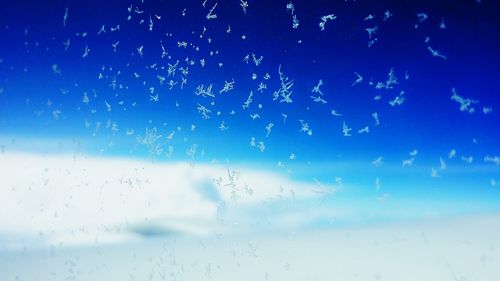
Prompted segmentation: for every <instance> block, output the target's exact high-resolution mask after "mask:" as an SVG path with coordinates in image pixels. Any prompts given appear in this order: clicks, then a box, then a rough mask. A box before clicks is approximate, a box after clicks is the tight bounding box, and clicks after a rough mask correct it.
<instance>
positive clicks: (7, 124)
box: [0, 0, 500, 177]
mask: <svg viewBox="0 0 500 281" xmlns="http://www.w3.org/2000/svg"><path fill="white" fill-rule="evenodd" d="M202 2H203V1H145V3H141V1H131V2H123V1H105V3H101V1H85V2H78V1H51V2H50V3H45V2H41V1H15V2H11V3H9V2H6V1H4V2H2V3H1V4H0V11H1V16H0V27H1V28H0V36H1V38H2V43H1V44H0V58H1V59H2V63H0V73H1V74H0V88H1V89H2V93H1V94H0V134H1V135H2V136H3V138H4V140H3V142H4V143H5V144H4V145H5V147H6V148H7V149H9V145H10V146H12V148H13V149H15V145H12V144H10V142H9V140H11V139H13V138H14V139H16V138H19V139H37V138H39V139H51V138H54V139H66V140H71V139H77V140H79V141H80V142H81V143H82V145H83V147H85V151H86V152H87V153H91V154H97V153H102V154H104V155H124V156H127V155H129V156H133V157H148V156H149V155H148V153H147V148H146V147H145V146H144V145H141V144H138V142H137V137H138V136H144V134H145V133H146V129H147V128H149V129H153V128H156V129H157V132H158V134H161V135H162V138H160V139H159V140H158V144H160V145H161V147H162V148H163V149H164V153H162V154H160V155H157V156H155V158H157V159H159V160H164V159H167V157H166V156H165V151H166V150H167V148H168V146H169V145H172V147H174V149H175V150H174V151H175V152H174V154H173V157H174V159H180V160H182V159H186V158H189V157H187V156H186V153H185V152H186V150H187V149H189V148H190V147H192V146H193V144H196V146H197V149H198V151H197V153H198V156H197V157H199V158H198V159H199V160H200V161H211V160H212V159H217V160H220V161H225V160H224V159H230V160H232V161H240V162H248V163H260V162H265V163H270V164H273V165H274V164H275V163H276V162H278V161H283V162H287V163H289V164H290V165H291V164H292V161H290V160H289V155H290V154H291V153H294V154H296V155H297V160H296V161H298V162H300V163H330V162H339V161H340V162H346V163H351V162H356V163H358V162H362V163H368V164H369V163H371V161H373V160H374V159H376V158H377V157H380V156H382V157H383V159H384V163H387V164H390V165H394V166H401V161H402V160H405V159H408V158H409V157H410V156H409V154H408V153H409V152H410V151H412V150H413V149H416V150H418V155H417V156H416V160H415V165H418V164H421V165H423V167H425V171H426V172H425V173H426V174H428V168H429V167H430V166H433V167H439V158H440V157H442V158H443V159H445V158H446V159H447V154H448V152H449V151H450V150H451V149H456V151H457V157H456V158H454V159H450V161H454V162H455V163H456V165H458V166H469V165H470V164H467V163H465V162H464V161H462V160H460V158H461V157H462V156H463V157H469V156H473V158H474V161H473V163H472V164H471V165H480V166H482V165H487V166H491V165H494V164H492V163H484V161H483V158H484V157H485V156H486V155H490V156H495V155H499V154H500V149H499V143H500V130H499V126H498V123H499V120H500V118H499V115H498V108H499V106H500V99H499V98H498V88H499V86H500V82H499V81H500V79H498V73H500V69H499V68H500V63H499V62H500V52H499V51H500V40H499V38H500V34H499V33H500V32H499V30H500V29H499V27H500V25H499V20H498V19H496V15H495V11H497V10H498V5H499V3H498V2H497V1H482V2H481V3H477V2H476V1H439V3H436V1H377V3H376V4H374V3H373V1H292V3H293V4H294V6H295V10H294V14H295V15H296V16H297V19H298V20H299V27H298V28H297V29H294V28H292V14H291V10H287V9H286V4H287V3H288V2H286V1H248V5H249V7H248V9H247V14H246V15H245V14H244V13H243V12H242V9H241V7H240V6H239V3H238V1H224V2H223V1H219V3H218V5H217V7H216V8H215V10H214V13H215V14H217V18H216V19H212V20H207V19H206V15H207V13H208V11H209V10H210V8H211V7H213V5H214V4H215V3H216V1H212V0H208V1H206V6H205V7H203V6H202ZM66 7H67V8H68V18H67V21H66V26H64V27H63V15H64V12H65V8H66ZM128 7H132V8H131V12H128V11H127V8H128ZM184 9H186V10H185V16H182V11H183V10H184ZM135 10H138V11H142V12H141V13H137V12H135ZM386 11H389V12H390V14H391V16H390V17H389V18H388V19H387V20H384V12H386ZM332 13H333V14H335V16H336V17H337V18H336V19H335V20H333V21H328V22H327V23H326V24H325V30H324V31H321V30H320V27H319V22H320V21H321V17H322V16H325V15H328V14H332ZM419 13H425V14H426V15H427V16H428V18H426V19H425V20H423V21H422V22H420V21H419V16H417V14H419ZM128 15H130V16H131V19H130V20H127V16H128ZM369 15H373V16H374V18H373V19H371V20H365V18H366V17H368V16H369ZM150 16H151V18H152V20H153V23H154V25H153V28H152V31H149V30H148V24H149V18H150ZM156 16H160V17H161V19H158V18H156ZM141 20H144V22H143V23H141ZM442 21H444V23H445V25H446V28H445V29H443V28H440V23H441V22H442ZM102 25H104V28H105V30H106V32H105V33H102V34H100V35H98V34H97V33H98V31H99V30H100V28H101V26H102ZM117 25H120V29H119V30H118V31H115V32H112V31H111V30H110V29H111V28H116V26H117ZM228 25H229V26H230V27H231V33H227V32H226V30H227V29H228ZM416 25H418V27H416ZM375 26H377V31H376V33H375V34H374V35H373V36H372V38H371V39H375V38H376V41H375V42H374V43H373V45H372V46H371V47H368V42H369V41H370V39H369V36H368V32H367V31H366V28H373V27H375ZM203 27H205V28H206V31H205V33H203ZM85 32H87V35H86V36H85V37H83V36H81V34H82V33H85ZM202 33H203V36H201V37H200V35H201V34H202ZM242 36H245V39H244V40H243V39H242ZM426 37H428V42H425V41H426ZM208 38H210V39H211V42H210V43H209V42H208ZM68 39H69V40H70V46H69V47H68V49H67V50H65V47H64V45H63V43H64V42H66V40H68ZM118 41H119V44H118V45H117V51H116V52H114V51H113V47H112V44H114V43H116V42H118ZM178 42H186V43H187V44H188V46H187V48H183V47H178ZM161 44H163V46H164V47H165V49H166V50H167V51H168V55H169V56H170V58H169V57H164V58H162V57H161V55H162V49H161ZM85 46H88V48H89V49H90V53H89V55H88V56H87V57H85V58H83V57H82V54H83V53H84V49H85ZM140 46H143V57H140V56H139V54H138V51H137V48H139V47H140ZM195 47H199V48H198V50H196V49H195ZM428 47H431V48H432V49H433V50H437V51H439V52H440V53H441V54H443V55H445V56H446V60H444V59H442V58H439V57H436V56H432V54H431V52H430V51H429V49H428ZM211 52H213V53H212V55H210V53H211ZM252 53H254V54H255V55H256V56H257V57H260V56H263V57H264V59H263V61H262V64H261V65H259V66H256V65H255V64H253V63H252V61H251V60H250V62H249V63H248V64H246V63H245V62H244V61H243V59H244V57H245V55H247V54H250V55H251V54H252ZM200 59H205V60H206V66H204V67H201V65H200ZM177 60H179V65H178V67H177V70H176V74H175V76H173V77H167V69H166V68H167V66H168V64H169V63H170V64H175V62H176V61H177ZM186 60H187V61H186ZM190 60H192V62H193V64H192V65H190V64H189V61H190ZM219 63H222V64H223V65H222V67H219V65H218V64H219ZM53 65H57V69H60V70H61V74H57V73H55V72H54V71H53V70H52V67H53ZM279 65H281V66H282V70H283V73H284V74H285V75H286V76H288V77H289V78H290V79H293V80H294V85H293V94H292V99H293V103H290V104H288V103H280V102H279V100H276V101H273V99H272V94H273V92H274V91H275V90H277V89H278V88H279V87H280V84H279V77H278V67H279ZM180 67H188V68H189V74H188V75H187V79H188V80H187V85H186V86H184V89H183V90H180V84H181V77H182V75H181V73H180V70H179V68H180ZM391 69H393V70H394V74H395V75H396V77H397V80H398V83H397V84H395V85H394V86H393V89H376V88H375V85H376V84H377V82H382V84H384V85H385V84H386V81H387V79H388V73H389V72H390V70H391ZM355 72H356V73H359V74H360V75H362V76H363V81H362V82H361V83H359V84H356V85H354V86H352V83H353V82H354V81H355V80H356V75H355V74H354V73H355ZM253 73H256V74H257V78H256V79H255V80H252V78H251V76H252V74H253ZM266 73H269V74H270V77H271V78H270V79H269V80H266V79H264V75H265V74H266ZM99 74H101V75H102V79H98V78H99ZM405 74H408V76H409V79H405ZM157 75H160V76H164V77H166V80H165V82H164V84H163V85H160V83H159V80H158V78H157ZM136 76H138V77H136ZM113 77H116V81H117V87H116V89H112V87H111V86H110V84H111V83H112V80H113ZM170 79H172V80H174V81H175V82H177V83H178V84H177V85H175V86H174V90H169V89H168V86H167V85H166V83H167V82H168V81H169V80H170ZM233 79H234V81H235V88H234V90H232V91H229V92H227V93H222V94H219V93H218V92H219V91H220V90H221V89H222V87H223V86H224V81H232V80H233ZM319 79H322V81H323V83H324V84H323V86H322V87H321V90H322V92H323V93H324V96H323V97H322V98H324V99H325V100H326V101H327V102H328V103H326V104H321V103H315V102H314V101H313V100H312V99H311V95H315V93H312V92H311V90H312V89H313V87H314V86H316V84H317V83H318V81H319ZM261 82H262V83H265V84H266V85H267V89H266V90H264V91H263V92H262V93H260V92H258V91H257V88H258V85H259V83H261ZM200 84H204V85H205V86H208V85H210V84H213V90H214V93H215V95H216V98H215V99H212V98H203V97H200V96H196V95H195V94H194V92H195V89H196V87H197V86H198V85H200ZM120 85H121V86H122V87H121V88H120ZM150 87H154V88H155V93H158V94H159V101H158V102H152V101H151V100H150ZM452 88H455V89H456V92H457V94H458V95H460V96H461V97H463V98H470V99H473V100H478V101H479V103H477V104H473V105H472V106H473V107H474V108H475V112H474V113H467V112H463V111H460V109H459V108H460V105H459V103H457V102H456V101H453V100H451V95H452V90H451V89H452ZM61 89H63V90H61ZM63 91H64V92H66V91H67V93H66V94H64V93H63ZM250 91H253V92H254V97H253V103H252V104H251V105H250V107H249V108H248V109H243V108H242V104H243V102H244V101H245V100H246V99H247V97H248V95H249V93H250ZM401 91H404V94H402V97H404V99H405V100H404V102H403V103H402V104H401V105H396V106H391V105H390V104H389V101H392V100H394V99H395V98H396V97H398V95H401ZM85 93H86V95H87V96H88V97H89V102H88V104H86V103H83V102H82V99H83V97H84V95H85ZM376 96H379V97H380V99H379V100H375V99H374V98H375V97H376ZM212 103H213V104H212ZM106 104H108V105H110V106H111V107H110V108H109V109H111V110H108V107H107V105H106ZM198 104H200V105H204V106H206V107H207V108H208V109H210V110H211V111H212V112H211V118H210V119H208V120H203V119H202V118H201V116H200V114H199V113H198V112H197V106H198ZM259 104H261V105H262V108H259V107H258V105H259ZM177 105H178V106H177ZM483 108H487V109H486V110H487V111H488V110H489V108H491V109H492V111H491V112H488V114H484V113H483ZM332 109H335V110H336V111H337V112H340V113H341V114H343V115H342V116H338V117H337V116H333V115H332V114H331V110H332ZM232 110H234V111H235V114H230V112H231V111H232ZM59 111H60V113H58V112H59ZM218 111H220V116H217V112H218ZM375 112H376V113H377V114H378V116H379V119H380V125H378V126H375V120H374V118H373V116H372V114H373V113H375ZM254 113H258V114H259V115H260V117H261V118H260V119H256V120H252V119H251V118H250V114H254ZM282 114H286V116H287V118H286V121H285V122H284V121H283V116H282ZM299 120H304V122H307V123H308V124H309V125H310V128H311V129H312V132H313V134H312V136H308V135H307V134H306V133H304V132H299V130H300V129H301V123H300V121H299ZM97 122H99V123H100V124H101V125H97V124H96V123H97ZM221 122H224V125H225V126H228V127H229V129H228V130H227V131H221V130H219V126H220V124H221ZM344 122H345V123H346V125H347V126H348V127H349V128H352V131H351V134H352V136H349V137H344V136H343V133H342V125H343V123H344ZM86 123H87V126H88V128H87V127H86ZM113 123H115V124H116V128H117V130H116V131H113V130H112V129H111V127H112V124H113ZM269 123H273V125H274V126H273V127H272V131H271V133H270V134H269V136H268V137H266V129H265V127H266V126H267V125H268V124H269ZM191 125H195V126H196V128H195V130H194V131H191V129H190V128H191ZM96 126H100V127H99V129H98V130H97V131H96ZM365 126H368V127H369V133H368V134H358V132H357V131H358V130H360V129H362V128H364V127H365ZM178 127H179V128H180V130H179V129H178ZM127 129H133V130H134V134H131V135H127V134H126V132H127ZM172 131H176V133H175V135H174V137H173V138H172V139H171V140H170V139H167V136H168V135H169V134H170V133H171V132H172ZM252 137H255V140H256V141H257V143H258V141H263V142H264V144H265V146H266V148H265V151H264V152H263V153H261V152H259V149H258V148H257V147H252V146H251V145H250V142H251V138H252ZM111 142H112V145H110V143H111ZM27 146H28V147H29V145H27ZM25 148H26V147H25ZM48 149H49V148H47V150H48ZM201 150H203V152H204V155H203V156H202V155H200V153H201ZM447 160H448V159H447ZM497 167H498V166H497ZM491 176H493V177H495V176H497V177H498V168H497V169H494V170H493V175H491Z"/></svg>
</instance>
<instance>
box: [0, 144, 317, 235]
mask: <svg viewBox="0 0 500 281" xmlns="http://www.w3.org/2000/svg"><path fill="white" fill-rule="evenodd" d="M0 167H1V171H2V183H1V185H0V205H1V206H2V208H3V210H8V211H3V212H0V236H1V235H2V233H3V234H5V235H9V236H19V237H28V238H36V239H41V240H42V241H45V242H47V241H48V242H51V243H57V242H64V243H89V242H92V243H93V242H95V241H98V242H106V241H109V242H112V241H121V240H124V239H130V238H133V237H139V236H141V235H146V236H148V235H156V234H168V233H172V232H173V233H177V232H180V233H192V234H206V233H212V232H219V231H224V229H222V228H221V227H222V226H224V228H230V227H231V225H232V224H231V223H228V224H226V225H224V224H221V223H218V216H219V214H218V212H219V211H218V210H220V209H221V208H222V207H221V206H223V208H225V210H226V211H227V210H229V211H228V212H232V215H231V214H229V215H227V217H233V218H234V217H236V218H237V220H235V221H239V222H245V221H248V220H252V219H258V218H255V217H252V216H254V215H253V213H252V211H251V210H252V209H255V208H259V206H260V205H259V204H262V202H265V201H266V200H271V199H272V200H281V199H291V197H295V200H299V199H307V198H313V197H314V196H318V195H317V194H315V193H313V192H312V190H313V189H314V188H315V184H314V183H303V182H297V181H292V180H290V179H289V178H287V177H285V176H283V175H279V174H276V173H272V172H266V171H259V170H255V169H248V168H242V167H238V168H237V169H235V168H234V167H231V166H229V168H228V167H227V166H224V165H209V164H196V165H194V166H191V165H190V164H188V163H184V162H178V163H152V162H147V161H140V160H133V159H124V158H99V157H87V156H84V155H54V154H49V155H42V154H33V153H5V154H1V155H0ZM235 170H237V171H238V172H234V171H235ZM230 175H234V176H233V181H231V180H230ZM231 183H233V185H232V184H231ZM234 195H236V197H235V196H234ZM37 237H38V238H37Z"/></svg>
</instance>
